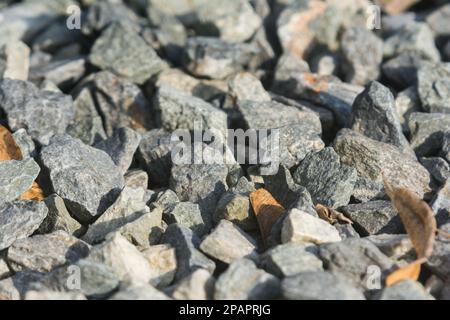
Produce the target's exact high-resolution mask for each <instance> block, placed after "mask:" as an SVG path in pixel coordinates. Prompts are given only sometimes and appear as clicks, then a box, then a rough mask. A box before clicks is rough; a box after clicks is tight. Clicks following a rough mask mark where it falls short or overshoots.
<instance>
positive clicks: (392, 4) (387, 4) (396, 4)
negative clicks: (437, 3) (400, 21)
mask: <svg viewBox="0 0 450 320" xmlns="http://www.w3.org/2000/svg"><path fill="white" fill-rule="evenodd" d="M419 1H420V0H377V1H376V3H377V4H378V5H380V6H381V7H382V8H383V10H384V11H386V12H387V13H389V14H398V13H401V12H403V11H405V10H406V9H408V8H409V7H411V6H413V5H414V4H416V3H418V2H419Z"/></svg>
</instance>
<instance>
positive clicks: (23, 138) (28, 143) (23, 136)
mask: <svg viewBox="0 0 450 320" xmlns="http://www.w3.org/2000/svg"><path fill="white" fill-rule="evenodd" d="M13 137H14V141H16V143H17V145H18V146H19V148H20V151H21V152H22V157H23V159H28V158H34V157H35V156H36V145H35V144H34V141H33V139H32V138H31V137H30V135H29V134H28V133H27V131H26V130H25V129H19V130H17V131H16V132H14V133H13Z"/></svg>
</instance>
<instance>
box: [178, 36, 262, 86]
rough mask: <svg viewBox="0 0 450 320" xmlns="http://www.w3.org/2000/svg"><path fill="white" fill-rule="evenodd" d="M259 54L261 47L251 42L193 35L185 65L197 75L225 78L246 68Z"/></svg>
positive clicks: (187, 49)
mask: <svg viewBox="0 0 450 320" xmlns="http://www.w3.org/2000/svg"><path fill="white" fill-rule="evenodd" d="M257 54H259V48H258V47H257V46H256V45H254V44H251V43H232V42H228V41H224V40H221V39H218V38H213V37H192V38H188V40H187V43H186V47H185V48H184V66H185V67H186V69H187V70H188V71H189V72H190V73H191V74H192V75H194V76H196V77H208V78H211V79H224V78H226V77H227V76H229V75H231V74H233V73H235V72H238V71H241V70H242V69H244V67H246V66H247V65H248V64H249V63H250V60H251V59H252V58H253V57H254V56H255V55H257Z"/></svg>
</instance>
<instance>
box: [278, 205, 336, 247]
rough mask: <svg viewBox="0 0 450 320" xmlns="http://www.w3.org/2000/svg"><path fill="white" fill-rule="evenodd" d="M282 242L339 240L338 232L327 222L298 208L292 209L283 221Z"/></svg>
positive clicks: (318, 242) (317, 242) (316, 242)
mask: <svg viewBox="0 0 450 320" xmlns="http://www.w3.org/2000/svg"><path fill="white" fill-rule="evenodd" d="M281 241H282V242H283V243H288V242H296V243H315V244H321V243H325V242H336V241H341V237H340V236H339V232H338V231H337V230H336V228H335V227H333V226H332V225H330V224H329V223H328V222H326V221H324V220H321V219H319V218H316V217H313V216H312V215H310V214H308V213H306V212H302V211H300V210H298V209H292V210H291V211H290V212H289V214H288V216H287V217H286V219H285V220H284V221H283V228H282V231H281Z"/></svg>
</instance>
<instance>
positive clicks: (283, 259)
mask: <svg viewBox="0 0 450 320" xmlns="http://www.w3.org/2000/svg"><path fill="white" fill-rule="evenodd" d="M317 252H318V249H317V247H316V246H314V245H303V244H297V243H287V244H282V245H278V246H276V247H275V248H273V249H271V250H269V251H267V252H266V253H264V255H262V256H261V262H260V264H261V266H262V267H263V268H264V269H265V270H266V271H268V272H270V273H271V274H273V275H275V276H276V277H278V278H281V279H282V278H285V277H290V276H293V275H296V274H297V273H300V272H307V271H321V270H323V266H322V261H321V260H320V259H319V258H318V257H317Z"/></svg>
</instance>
